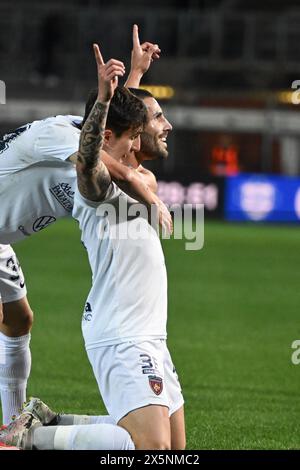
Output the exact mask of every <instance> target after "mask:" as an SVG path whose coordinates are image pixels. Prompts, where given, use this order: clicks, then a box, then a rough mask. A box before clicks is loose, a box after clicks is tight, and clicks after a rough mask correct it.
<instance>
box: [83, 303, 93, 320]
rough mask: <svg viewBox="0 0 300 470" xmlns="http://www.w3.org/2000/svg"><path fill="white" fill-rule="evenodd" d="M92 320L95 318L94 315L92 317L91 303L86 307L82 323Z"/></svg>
mask: <svg viewBox="0 0 300 470" xmlns="http://www.w3.org/2000/svg"><path fill="white" fill-rule="evenodd" d="M92 318H93V315H92V307H91V304H90V303H89V302H86V304H85V307H84V312H83V315H82V321H91V319H92Z"/></svg>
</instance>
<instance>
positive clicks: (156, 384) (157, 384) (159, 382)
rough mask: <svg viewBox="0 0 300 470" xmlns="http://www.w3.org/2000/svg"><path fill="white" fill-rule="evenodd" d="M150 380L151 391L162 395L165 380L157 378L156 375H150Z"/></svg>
mask: <svg viewBox="0 0 300 470" xmlns="http://www.w3.org/2000/svg"><path fill="white" fill-rule="evenodd" d="M148 379H149V385H150V387H151V390H152V391H153V392H154V393H155V395H160V394H161V393H162V391H163V388H164V385H163V379H162V378H161V377H156V376H155V375H149V377H148Z"/></svg>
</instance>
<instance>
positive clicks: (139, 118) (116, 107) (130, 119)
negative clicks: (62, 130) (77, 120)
mask: <svg viewBox="0 0 300 470" xmlns="http://www.w3.org/2000/svg"><path fill="white" fill-rule="evenodd" d="M97 96H98V89H97V88H93V89H92V90H91V91H90V93H89V96H88V99H87V102H86V105H85V113H84V118H83V121H82V124H81V126H83V125H84V123H85V121H86V120H87V118H88V116H89V114H90V112H91V110H92V108H93V106H94V104H95V101H96V99H97ZM146 123H147V108H146V106H145V105H144V103H143V102H142V100H140V99H139V98H137V97H136V96H134V95H133V93H131V92H130V91H129V90H128V89H127V88H124V87H117V88H116V89H115V92H114V96H113V97H112V99H111V102H110V105H109V110H108V114H107V120H106V128H107V129H111V130H112V131H113V132H114V133H115V134H116V137H120V136H121V135H122V134H123V132H125V131H127V130H128V129H133V130H135V129H138V128H139V127H144V125H145V124H146Z"/></svg>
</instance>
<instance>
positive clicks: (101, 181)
mask: <svg viewBox="0 0 300 470" xmlns="http://www.w3.org/2000/svg"><path fill="white" fill-rule="evenodd" d="M93 48H94V54H95V59H96V63H97V73H98V96H97V100H96V102H95V104H94V106H93V109H92V111H91V112H90V115H89V117H88V119H87V120H86V122H85V123H84V125H83V128H82V131H81V135H80V141H79V151H78V156H77V162H76V170H77V181H78V189H79V191H80V193H81V194H82V196H84V197H85V198H87V199H90V200H91V201H100V200H101V199H103V197H104V195H105V193H106V192H107V189H108V187H109V185H110V182H111V177H110V174H109V172H108V170H107V168H106V166H105V165H104V163H103V162H102V161H101V158H100V156H101V153H100V150H101V148H102V145H103V139H104V131H105V125H106V118H107V113H108V108H109V104H110V100H111V98H112V97H113V94H114V91H115V89H116V87H117V85H118V77H120V76H123V75H124V73H125V67H124V64H123V63H122V62H120V61H118V60H114V59H111V60H110V61H108V62H107V63H106V64H105V63H104V61H103V58H102V55H101V52H100V50H99V47H98V45H97V44H94V45H93Z"/></svg>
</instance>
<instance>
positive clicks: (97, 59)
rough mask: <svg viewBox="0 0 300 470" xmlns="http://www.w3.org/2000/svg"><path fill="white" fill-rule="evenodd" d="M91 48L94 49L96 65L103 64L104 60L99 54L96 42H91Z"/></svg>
mask: <svg viewBox="0 0 300 470" xmlns="http://www.w3.org/2000/svg"><path fill="white" fill-rule="evenodd" d="M93 49H94V54H95V59H96V62H97V65H104V60H103V57H102V55H101V52H100V49H99V46H98V44H93Z"/></svg>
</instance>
